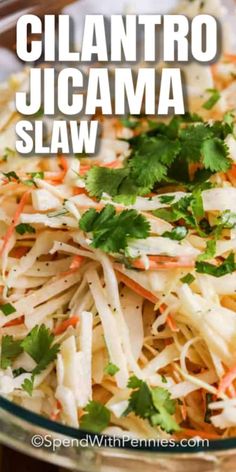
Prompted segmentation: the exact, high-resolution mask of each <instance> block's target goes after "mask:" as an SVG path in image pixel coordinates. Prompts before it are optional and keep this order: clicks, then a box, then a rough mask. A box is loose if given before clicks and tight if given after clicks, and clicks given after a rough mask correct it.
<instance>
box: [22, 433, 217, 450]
mask: <svg viewBox="0 0 236 472" xmlns="http://www.w3.org/2000/svg"><path fill="white" fill-rule="evenodd" d="M31 445H32V446H33V447H34V448H37V449H40V448H46V449H49V450H51V451H53V452H55V451H56V450H57V449H59V448H61V447H65V448H68V447H69V448H70V447H81V448H87V447H118V448H120V447H125V446H127V445H129V446H131V447H133V448H139V447H144V448H150V447H155V448H160V449H162V448H167V447H170V448H177V449H178V448H180V447H182V448H187V447H190V448H198V447H199V448H208V447H209V440H208V439H201V438H191V439H181V440H180V441H178V442H177V441H175V440H174V439H165V438H163V439H138V438H131V437H130V436H128V435H124V436H122V437H113V436H105V435H99V436H98V435H96V434H95V435H93V436H90V435H89V434H87V435H86V436H85V437H84V438H81V439H76V438H73V439H72V438H71V439H70V438H59V437H54V436H52V435H49V434H46V435H45V436H43V435H41V434H35V435H34V436H32V438H31Z"/></svg>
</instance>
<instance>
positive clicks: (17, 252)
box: [10, 246, 30, 259]
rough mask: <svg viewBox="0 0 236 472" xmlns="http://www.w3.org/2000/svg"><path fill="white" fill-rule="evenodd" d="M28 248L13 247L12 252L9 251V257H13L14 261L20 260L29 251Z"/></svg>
mask: <svg viewBox="0 0 236 472" xmlns="http://www.w3.org/2000/svg"><path fill="white" fill-rule="evenodd" d="M29 249H30V248H29V247H27V246H18V247H14V248H13V249H12V250H11V253H10V254H11V257H14V258H16V259H20V258H21V257H22V256H25V254H27V252H28V251H29Z"/></svg>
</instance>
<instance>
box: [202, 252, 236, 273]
mask: <svg viewBox="0 0 236 472" xmlns="http://www.w3.org/2000/svg"><path fill="white" fill-rule="evenodd" d="M195 267H196V271H197V272H198V273H200V274H208V275H212V276H213V277H222V276H223V275H226V274H232V272H234V271H235V270H236V263H235V260H234V253H233V252H231V253H230V254H229V255H228V257H227V258H226V259H225V260H224V262H222V264H220V265H219V266H215V265H213V264H210V263H209V262H203V261H197V262H196V264H195Z"/></svg>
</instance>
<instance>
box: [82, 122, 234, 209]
mask: <svg viewBox="0 0 236 472" xmlns="http://www.w3.org/2000/svg"><path fill="white" fill-rule="evenodd" d="M231 132H232V123H230V122H229V121H228V120H227V121H222V122H221V121H216V122H215V123H213V124H209V123H208V122H202V121H201V118H200V117H198V116H196V117H195V116H191V115H190V116H185V117H184V118H183V117H174V118H173V119H172V120H171V121H170V123H169V124H164V123H156V126H155V127H151V128H150V130H149V131H147V132H143V133H140V134H139V135H138V136H135V137H134V138H132V139H130V140H129V143H130V148H131V154H130V156H129V158H128V159H127V160H126V162H125V165H124V167H123V168H122V169H107V168H102V167H97V166H94V167H93V168H92V169H91V170H89V172H88V173H87V176H86V179H85V182H86V188H87V190H88V192H89V194H90V195H91V196H93V197H96V198H99V199H100V198H101V197H102V194H103V193H107V194H109V195H110V196H111V197H112V198H113V199H114V200H115V201H118V202H123V203H125V204H128V203H133V202H134V201H135V198H136V197H137V196H138V195H140V196H142V195H146V194H148V193H149V192H150V191H152V190H153V189H155V188H156V187H157V186H161V185H163V184H167V183H168V184H174V185H175V186H176V184H179V185H184V186H187V187H188V186H191V185H192V186H193V185H194V184H196V183H199V182H202V181H206V180H208V179H209V177H210V176H211V175H212V174H214V173H215V172H226V171H227V170H228V169H229V168H230V167H231V159H230V157H229V149H228V146H227V144H226V143H225V141H224V140H225V138H226V137H227V135H228V134H229V133H231ZM192 163H194V164H198V166H197V167H199V168H198V170H197V171H196V172H195V174H194V175H193V176H192V177H191V178H190V173H189V166H190V164H192Z"/></svg>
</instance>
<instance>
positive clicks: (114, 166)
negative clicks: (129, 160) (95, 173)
mask: <svg viewBox="0 0 236 472" xmlns="http://www.w3.org/2000/svg"><path fill="white" fill-rule="evenodd" d="M101 167H107V168H108V169H120V168H121V167H123V165H122V163H121V162H120V161H118V160H117V159H116V160H115V161H112V162H109V163H107V164H104V163H102V164H101Z"/></svg>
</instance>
